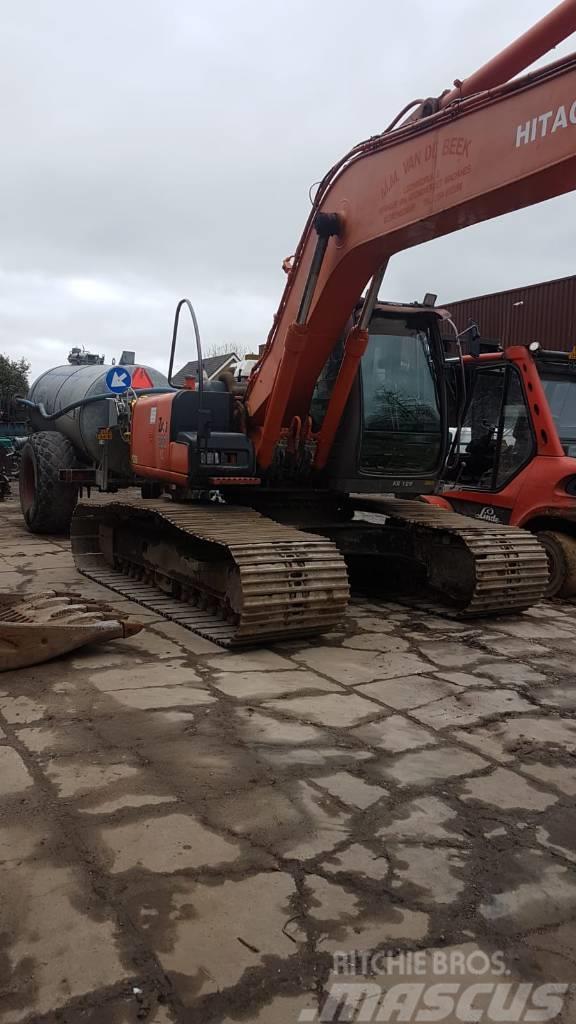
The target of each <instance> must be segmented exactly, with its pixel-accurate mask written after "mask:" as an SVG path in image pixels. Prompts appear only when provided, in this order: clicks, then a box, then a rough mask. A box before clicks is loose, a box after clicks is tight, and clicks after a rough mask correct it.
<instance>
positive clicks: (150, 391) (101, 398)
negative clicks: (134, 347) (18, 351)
mask: <svg viewBox="0 0 576 1024" xmlns="http://www.w3.org/2000/svg"><path fill="white" fill-rule="evenodd" d="M130 390H131V392H132V394H134V395H165V394H167V393H168V392H170V391H174V388H131V389H130ZM116 397H118V396H116V395H112V394H110V393H109V392H107V393H106V394H104V395H88V397H85V398H80V399H79V400H78V401H77V402H71V403H70V405H65V406H63V408H62V409H58V411H57V412H51V413H49V412H47V411H46V407H45V406H44V405H43V404H42V402H31V401H30V399H29V398H19V397H18V396H16V398H15V399H14V401H15V403H16V405H23V406H24V407H25V408H26V409H33V410H34V412H35V413H37V414H38V416H40V417H41V419H43V420H44V422H45V423H53V422H54V420H59V419H60V417H61V416H65V415H66V413H69V412H72V410H73V409H81V408H83V407H84V406H85V405H92V404H93V403H94V402H111V401H112V400H113V399H115V398H116Z"/></svg>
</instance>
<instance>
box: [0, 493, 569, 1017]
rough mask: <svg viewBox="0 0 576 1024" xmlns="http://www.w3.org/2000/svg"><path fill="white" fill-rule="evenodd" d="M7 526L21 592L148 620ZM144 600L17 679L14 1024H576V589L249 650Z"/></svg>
mask: <svg viewBox="0 0 576 1024" xmlns="http://www.w3.org/2000/svg"><path fill="white" fill-rule="evenodd" d="M0 539H1V540H2V545H1V547H0V590H4V589H5V590H12V589H14V588H16V589H18V590H19V591H26V590H34V591H39V590H42V589H47V588H50V587H54V586H58V585H60V586H61V587H62V588H63V589H67V590H70V589H74V590H76V591H77V592H79V593H80V594H84V595H86V596H90V597H100V598H102V599H103V600H104V601H107V602H108V603H111V604H113V605H116V606H117V607H118V609H119V610H121V611H122V612H123V613H129V614H133V616H134V618H138V617H139V615H140V610H139V608H138V606H136V605H132V604H131V603H130V602H128V601H126V600H124V599H122V600H120V599H117V597H116V595H114V594H112V593H110V592H108V591H106V590H103V589H102V588H100V587H98V586H96V585H95V584H93V583H90V582H88V581H86V580H84V579H83V578H82V577H80V576H78V575H77V574H76V572H75V570H74V568H73V566H72V562H71V558H70V553H69V544H68V542H67V541H66V540H65V539H63V538H51V537H42V538H34V537H30V536H29V535H28V534H27V533H26V532H25V530H24V529H23V525H22V520H21V517H20V512H19V509H18V507H17V505H16V502H15V501H13V500H12V501H8V502H6V503H5V504H2V505H0ZM143 619H144V621H145V627H146V628H145V631H144V632H142V633H141V634H139V635H138V636H136V637H133V638H131V639H130V640H128V641H116V642H114V643H110V644H108V645H107V646H104V647H102V648H98V647H92V648H86V649H84V650H80V651H76V652H75V653H74V654H73V655H70V656H69V657H66V658H62V659H60V660H58V661H54V662H52V663H50V664H46V665H42V666H37V667H35V668H32V669H29V670H24V671H21V672H10V673H5V674H4V675H2V676H1V677H0V1024H138V1022H148V1024H233V1022H247V1024H288V1022H305V1021H308V1022H310V1021H320V1020H324V1021H328V1020H346V1021H355V1020H362V1021H369V1020H393V1021H396V1020H400V1021H421V1020H422V1021H424V1020H428V1021H452V1020H454V1021H463V1020H473V1021H482V1022H483V1021H499V1022H507V1021H514V1022H517V1021H523V1020H533V1021H536V1020H551V1019H557V1020H559V1021H560V1022H561V1024H569V1022H570V1021H572V1020H574V1019H575V1018H574V1016H573V1014H574V1010H575V1008H576V1001H575V1000H574V993H575V992H576V849H575V848H576V842H575V840H576V808H575V798H576V714H575V703H574V697H575V695H576V659H575V654H576V607H574V606H570V605H566V606H564V607H562V606H560V605H557V604H548V605H542V606H540V607H539V608H536V609H534V610H532V611H531V612H530V613H528V614H525V615H523V616H516V617H514V618H510V619H501V620H490V621H486V622H483V621H476V622H467V623H451V622H450V621H448V620H446V619H441V618H439V617H437V616H432V615H430V614H426V613H425V612H420V611H411V610H409V609H406V608H402V607H401V606H400V605H397V604H393V603H391V602H384V601H382V602H379V601H377V600H374V599H373V598H371V600H370V601H362V600H358V601H355V602H353V604H352V606H351V608H350V612H349V614H348V616H347V618H346V621H345V623H344V625H343V627H341V628H339V629H338V631H337V632H334V633H332V634H330V633H328V634H326V635H325V636H323V637H321V638H320V639H319V640H318V642H317V643H313V642H310V641H307V642H306V643H302V644H297V643H291V644H279V645H277V646H275V647H274V646H272V647H268V648H265V649H262V650H254V651H247V652H244V653H235V654H227V653H225V652H223V651H222V650H221V649H220V648H218V647H216V646H215V645H214V644H212V643H209V642H208V641H205V640H202V639H200V638H198V637H194V636H193V635H192V634H189V633H188V632H187V631H186V630H184V629H182V628H181V627H179V626H175V625H174V624H172V623H167V622H165V621H164V620H162V619H158V618H157V617H156V616H155V615H154V614H151V613H144V615H143ZM335 958H336V960H335ZM442 958H444V959H442ZM344 962H345V963H347V965H348V973H347V974H346V975H345V976H344V977H343V976H342V974H335V973H334V972H333V968H334V964H335V963H336V964H337V965H338V964H339V965H340V966H341V965H342V963H344ZM418 965H420V966H421V968H422V969H421V970H420V969H419V967H418ZM351 969H353V970H354V975H353V976H351V975H350V970H351ZM399 976H401V977H400V980H401V981H403V982H406V983H408V988H406V987H405V988H404V990H403V992H402V993H399V992H398V991H397V987H396V988H394V986H395V985H397V982H398V980H399ZM502 978H505V984H504V990H505V991H503V990H502ZM498 979H500V981H499V980H498ZM447 980H448V981H449V983H450V985H452V990H453V991H456V990H457V991H458V999H460V998H461V999H462V1000H463V1001H462V1002H460V1003H459V1004H458V1006H457V1007H456V1008H455V1006H454V1005H453V1004H454V999H455V998H456V997H455V996H454V997H453V996H450V999H452V1003H450V999H449V1000H448V1003H446V1001H445V1000H446V996H445V995H444V997H443V998H444V1003H441V1004H440V1008H438V1004H437V1003H434V1004H433V1005H431V1003H430V999H432V995H431V993H432V992H433V991H435V988H434V986H437V985H438V984H439V983H440V982H446V981H447ZM350 982H352V988H353V991H354V992H355V993H356V995H355V996H354V998H353V1000H352V1004H349V1005H347V1007H345V1008H344V1010H342V1006H340V1008H339V1007H338V1000H337V998H336V997H337V993H338V991H339V990H338V989H337V988H336V987H335V986H337V985H338V984H340V985H341V984H342V983H344V985H345V986H346V984H349V983H350ZM354 986H356V987H355V988H354ZM410 986H412V987H410ZM473 986H477V988H476V989H475V990H474V991H473V992H472V994H471V989H472V988H473ZM478 986H480V989H481V990H482V991H480V989H478ZM542 986H548V987H550V986H555V988H554V991H553V993H552V994H551V991H552V990H550V991H548V994H547V995H546V994H544V995H543V994H542ZM566 986H570V988H569V989H568V991H565V987H566ZM461 990H462V991H461ZM538 993H539V996H538V998H536V997H537V995H538ZM436 996H437V993H436ZM553 998H555V999H556V1000H557V1002H556V1003H555V1004H554V1003H553V1002H550V1000H553ZM354 999H355V1000H356V1002H354ZM422 999H424V1000H427V1002H426V1001H425V1002H424V1004H422V1003H421V1002H420V1003H419V1002H418V1000H422ZM538 999H539V1000H540V1001H538ZM383 1000H384V1002H383ZM466 1000H468V1002H466ZM471 1000H473V1004H472V1002H471ZM531 1000H532V1002H531ZM543 1000H544V1003H545V1006H544V1008H543V1007H542V1001H543ZM546 1000H548V1001H546ZM422 1006H424V1013H425V1014H426V1013H428V1016H425V1015H424V1016H422V1012H421V1011H422ZM419 1007H420V1009H419ZM530 1013H531V1014H532V1016H530ZM344 1014H347V1015H344Z"/></svg>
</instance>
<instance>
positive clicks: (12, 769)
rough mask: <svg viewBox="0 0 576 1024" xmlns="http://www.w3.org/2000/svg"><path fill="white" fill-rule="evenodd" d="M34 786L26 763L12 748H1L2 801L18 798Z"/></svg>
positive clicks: (0, 795)
mask: <svg viewBox="0 0 576 1024" xmlns="http://www.w3.org/2000/svg"><path fill="white" fill-rule="evenodd" d="M33 785H34V780H33V779H32V777H31V776H30V774H29V772H28V770H27V768H26V765H25V764H24V761H23V760H22V758H21V757H20V756H19V754H17V753H16V751H15V750H12V747H0V799H1V798H2V797H4V796H16V795H18V794H19V793H24V792H25V791H26V790H27V789H30V787H31V786H33Z"/></svg>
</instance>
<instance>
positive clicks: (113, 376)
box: [106, 366, 132, 395]
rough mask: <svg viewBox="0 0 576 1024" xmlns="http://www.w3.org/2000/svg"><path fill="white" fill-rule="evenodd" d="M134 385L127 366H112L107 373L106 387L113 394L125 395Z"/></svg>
mask: <svg viewBox="0 0 576 1024" xmlns="http://www.w3.org/2000/svg"><path fill="white" fill-rule="evenodd" d="M131 386H132V377H131V376H130V373H129V371H128V370H127V369H126V367H125V366H111V367H110V369H109V370H108V373H107V374H106V387H107V388H108V391H111V392H112V394H113V395H123V394H124V392H125V391H128V388H129V387H131Z"/></svg>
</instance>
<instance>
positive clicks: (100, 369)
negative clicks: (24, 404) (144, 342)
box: [28, 364, 170, 473]
mask: <svg viewBox="0 0 576 1024" xmlns="http://www.w3.org/2000/svg"><path fill="white" fill-rule="evenodd" d="M110 369H111V367H110V366H103V365H101V364H99V365H84V366H71V365H70V364H66V365H65V366H55V367H53V369H51V370H46V372H45V373H43V374H41V375H40V376H39V377H38V378H37V380H35V381H34V383H33V384H32V386H31V388H30V391H29V394H28V398H29V400H30V401H32V402H34V403H35V404H36V405H43V406H44V409H45V410H46V412H47V413H48V414H49V415H51V414H52V413H55V412H58V410H59V409H64V408H65V407H66V406H68V405H71V404H72V403H74V402H80V401H82V400H83V399H85V398H90V397H92V396H93V395H101V394H107V393H108V388H107V386H106V374H107V373H108V371H109V370H110ZM118 369H123V370H128V371H129V373H130V374H131V376H132V378H133V380H134V384H135V387H137V388H140V387H141V386H148V383H147V381H150V382H151V385H150V386H151V387H154V388H166V389H167V390H169V388H170V386H169V384H168V380H167V378H166V377H165V376H164V374H163V373H160V372H159V370H155V369H154V368H153V367H151V366H143V365H142V364H138V365H137V366H136V365H130V366H122V367H119V368H118ZM138 369H139V370H140V371H141V372H140V373H136V371H137V370H138ZM135 374H136V376H135ZM138 378H140V379H142V378H144V379H143V383H142V385H141V384H140V382H139V380H138ZM110 397H111V398H112V397H113V395H112V394H111V393H110ZM28 414H29V417H30V422H31V423H32V426H33V427H34V430H56V431H57V432H58V433H60V434H63V435H64V436H65V437H67V438H68V440H69V441H71V442H72V444H73V445H74V447H75V449H76V451H77V453H78V456H79V458H80V459H81V460H82V461H83V462H86V463H91V462H99V461H100V459H101V458H102V445H101V443H100V442H99V440H98V431H99V430H100V428H102V427H105V426H107V425H108V424H109V415H110V409H109V403H108V402H107V401H106V400H105V399H103V400H102V401H101V402H92V403H91V404H89V405H85V406H79V407H78V408H76V409H72V410H71V411H70V412H68V413H65V414H64V415H63V416H61V417H59V418H58V419H56V420H52V421H50V422H46V421H45V420H44V419H43V418H42V416H41V415H40V414H39V413H38V412H37V411H35V410H34V409H32V408H29V409H28ZM112 435H113V436H112V440H111V441H110V442H109V444H108V456H109V462H110V467H111V469H113V470H115V471H116V472H118V473H125V472H127V471H128V472H129V471H130V464H129V458H128V446H127V444H126V442H125V441H124V440H123V438H122V436H121V433H120V430H119V428H118V427H116V426H113V427H112Z"/></svg>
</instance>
